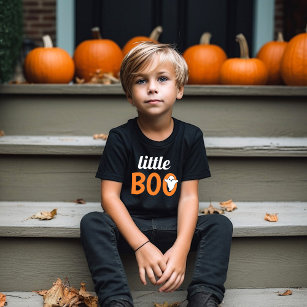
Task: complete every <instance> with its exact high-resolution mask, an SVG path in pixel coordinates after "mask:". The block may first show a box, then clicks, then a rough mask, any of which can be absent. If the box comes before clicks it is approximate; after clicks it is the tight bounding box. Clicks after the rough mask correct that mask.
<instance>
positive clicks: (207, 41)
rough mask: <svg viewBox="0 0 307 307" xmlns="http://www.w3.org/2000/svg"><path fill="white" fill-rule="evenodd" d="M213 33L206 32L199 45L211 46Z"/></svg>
mask: <svg viewBox="0 0 307 307" xmlns="http://www.w3.org/2000/svg"><path fill="white" fill-rule="evenodd" d="M211 36H212V35H211V33H209V32H205V33H203V35H202V36H201V38H200V41H199V44H200V45H210V39H211Z"/></svg>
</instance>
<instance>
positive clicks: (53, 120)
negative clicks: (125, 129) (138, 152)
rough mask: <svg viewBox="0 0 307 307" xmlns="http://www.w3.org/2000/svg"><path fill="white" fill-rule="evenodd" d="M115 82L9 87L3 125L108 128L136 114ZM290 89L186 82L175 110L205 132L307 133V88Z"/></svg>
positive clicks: (81, 130) (47, 131)
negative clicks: (103, 85)
mask: <svg viewBox="0 0 307 307" xmlns="http://www.w3.org/2000/svg"><path fill="white" fill-rule="evenodd" d="M115 88H116V90H115V89H113V90H112V89H111V90H108V89H107V88H99V87H97V86H96V87H87V89H86V88H85V87H83V88H82V87H79V88H77V87H67V86H66V87H65V86H62V87H60V86H58V87H54V88H53V90H51V89H52V88H51V87H48V86H45V87H44V89H45V90H44V89H43V90H42V88H41V87H39V86H35V85H34V86H32V89H30V90H29V88H27V87H19V88H16V87H15V89H14V91H13V90H9V89H6V88H5V87H4V88H2V93H1V102H0V123H1V127H0V129H1V130H4V131H5V132H6V134H7V135H18V134H22V135H92V134H94V133H108V131H109V130H110V129H111V128H113V127H115V126H118V125H119V124H122V123H125V122H126V121H127V120H128V119H129V118H132V117H135V116H136V112H135V109H134V108H133V107H131V105H130V104H129V103H128V102H127V101H126V98H125V97H124V95H123V94H122V92H121V90H120V87H119V86H117V87H115ZM197 90H198V91H199V93H197ZM212 90H213V91H215V92H214V94H212ZM223 90H224V92H223ZM285 90H287V91H285ZM290 90H291V89H290V88H286V89H285V88H280V89H279V88H272V89H269V88H268V87H262V88H259V89H257V88H255V89H252V88H248V89H244V88H240V87H236V88H234V87H233V88H231V87H228V88H227V87H222V88H219V89H215V88H213V89H212V88H210V87H207V88H206V87H196V88H194V89H193V87H187V89H186V91H185V92H186V93H185V96H184V99H183V101H180V102H178V103H176V105H175V108H174V116H175V117H177V118H179V119H182V120H184V121H187V122H191V123H193V124H195V125H197V126H199V127H200V128H201V129H202V130H203V131H204V132H205V135H206V136H290V137H294V136H297V137H302V136H307V127H306V124H305V123H306V118H307V108H306V103H307V100H306V94H307V91H306V90H304V88H303V87H300V88H295V89H293V91H292V92H291V93H292V94H291V93H290V92H289V91H290ZM14 93H16V94H14ZM59 93H63V94H59Z"/></svg>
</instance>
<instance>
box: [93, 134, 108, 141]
mask: <svg viewBox="0 0 307 307" xmlns="http://www.w3.org/2000/svg"><path fill="white" fill-rule="evenodd" d="M93 138H94V139H95V140H97V139H102V140H106V139H107V138H108V135H107V134H105V133H97V134H94V135H93Z"/></svg>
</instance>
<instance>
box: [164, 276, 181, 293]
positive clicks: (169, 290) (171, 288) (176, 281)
mask: <svg viewBox="0 0 307 307" xmlns="http://www.w3.org/2000/svg"><path fill="white" fill-rule="evenodd" d="M181 278H182V276H181V275H178V277H177V279H176V280H175V282H174V283H173V285H172V286H171V287H169V288H168V289H167V292H173V291H175V290H177V289H178V288H179V286H180V285H181Z"/></svg>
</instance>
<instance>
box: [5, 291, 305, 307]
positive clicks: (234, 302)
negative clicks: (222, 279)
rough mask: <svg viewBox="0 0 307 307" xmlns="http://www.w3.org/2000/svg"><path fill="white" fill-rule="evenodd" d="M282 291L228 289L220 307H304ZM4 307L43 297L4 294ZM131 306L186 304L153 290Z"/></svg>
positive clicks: (22, 306) (35, 304) (180, 295)
mask: <svg viewBox="0 0 307 307" xmlns="http://www.w3.org/2000/svg"><path fill="white" fill-rule="evenodd" d="M284 290H285V289H280V288H269V289H228V290H226V293H225V298H224V301H223V303H222V304H221V305H220V307H250V306H253V307H298V306H305V303H306V299H307V289H306V288H301V289H296V288H294V289H293V288H291V289H289V290H291V291H292V295H290V296H279V295H278V293H283V292H284ZM4 294H6V296H7V303H8V304H7V306H8V307H9V306H11V307H41V306H42V305H43V298H42V297H41V296H40V295H38V294H36V293H33V292H5V293H4ZM132 296H133V300H134V306H135V307H153V306H154V303H160V304H162V303H164V302H168V303H175V302H182V303H181V304H180V306H182V307H184V306H186V305H187V301H186V300H185V299H186V292H185V291H176V292H174V293H162V294H161V293H158V292H156V291H133V292H132Z"/></svg>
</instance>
